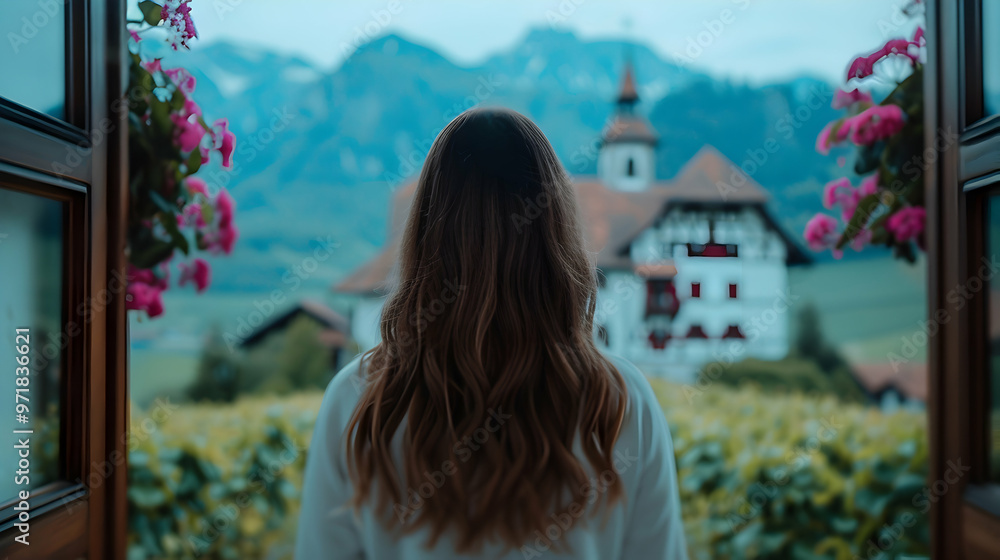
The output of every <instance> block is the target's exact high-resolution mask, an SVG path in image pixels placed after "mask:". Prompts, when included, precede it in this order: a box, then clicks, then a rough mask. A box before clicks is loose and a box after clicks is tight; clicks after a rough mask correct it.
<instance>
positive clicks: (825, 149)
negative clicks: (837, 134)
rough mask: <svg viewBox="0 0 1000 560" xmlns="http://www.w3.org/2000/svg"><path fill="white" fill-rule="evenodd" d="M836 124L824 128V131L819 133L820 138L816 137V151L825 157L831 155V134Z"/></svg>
mask: <svg viewBox="0 0 1000 560" xmlns="http://www.w3.org/2000/svg"><path fill="white" fill-rule="evenodd" d="M835 122H836V121H835ZM835 122H832V123H830V124H828V125H826V126H824V127H823V130H821V131H820V132H819V136H817V137H816V151H817V152H819V153H821V154H823V155H824V156H825V155H827V154H829V153H830V146H831V144H830V132H832V131H833V125H834V124H835Z"/></svg>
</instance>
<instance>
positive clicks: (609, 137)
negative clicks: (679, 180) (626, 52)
mask: <svg viewBox="0 0 1000 560" xmlns="http://www.w3.org/2000/svg"><path fill="white" fill-rule="evenodd" d="M638 102H639V92H638V91H637V90H636V87H635V77H634V75H633V71H632V63H631V61H627V62H626V63H625V72H624V74H623V75H622V83H621V89H620V91H619V93H618V103H617V108H616V109H615V116H614V118H613V119H612V121H611V124H610V125H609V126H608V127H607V128H606V129H605V130H604V133H603V135H602V137H601V140H602V142H601V152H600V155H598V158H597V174H598V176H599V177H600V178H601V181H603V182H604V183H605V184H606V185H608V186H610V187H611V188H614V189H617V190H621V191H642V190H645V189H647V188H649V186H650V185H652V184H653V182H654V181H656V158H655V149H656V143H657V141H658V140H659V138H658V136H657V135H656V132H655V131H654V130H653V127H652V126H651V125H650V124H649V122H647V121H646V119H645V118H643V117H642V116H641V115H639V114H637V113H636V112H635V105H636V103H638Z"/></svg>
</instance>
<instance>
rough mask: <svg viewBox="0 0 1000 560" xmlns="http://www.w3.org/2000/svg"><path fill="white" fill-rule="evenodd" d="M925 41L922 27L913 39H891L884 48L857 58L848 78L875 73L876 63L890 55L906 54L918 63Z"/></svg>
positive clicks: (864, 76)
mask: <svg viewBox="0 0 1000 560" xmlns="http://www.w3.org/2000/svg"><path fill="white" fill-rule="evenodd" d="M925 43H926V41H925V40H924V30H923V29H922V28H920V27H918V28H917V32H916V33H915V34H914V35H913V40H909V41H908V40H906V39H890V40H889V41H888V42H886V44H885V45H883V46H882V48H880V49H879V50H877V51H875V52H873V53H872V54H870V55H868V56H859V57H858V58H855V59H854V61H853V62H851V66H850V67H849V68H848V69H847V79H848V80H850V79H851V78H867V77H868V76H871V75H872V74H873V73H875V64H876V63H877V62H878V61H880V60H882V59H883V58H886V57H888V56H893V55H898V56H904V57H906V58H908V59H909V60H910V63H911V64H916V63H917V62H919V61H920V54H919V53H920V47H922V46H924V44H925Z"/></svg>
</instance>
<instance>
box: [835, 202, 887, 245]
mask: <svg viewBox="0 0 1000 560" xmlns="http://www.w3.org/2000/svg"><path fill="white" fill-rule="evenodd" d="M879 204H880V201H879V195H878V193H875V194H870V195H868V196H866V197H864V198H862V199H861V201H859V202H858V207H857V208H856V209H855V210H854V215H853V216H851V221H850V222H848V224H847V227H846V228H844V233H843V234H842V235H841V236H840V239H838V240H837V249H842V248H843V247H844V245H847V243H849V242H850V241H851V240H852V239H854V238H855V237H856V236H857V235H858V234H859V233H861V230H863V229H864V228H865V226H866V225H867V224H868V220H869V219H870V218H871V216H872V214H873V213H874V212H875V209H876V208H878V205H879Z"/></svg>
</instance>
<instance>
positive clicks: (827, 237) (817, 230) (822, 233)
mask: <svg viewBox="0 0 1000 560" xmlns="http://www.w3.org/2000/svg"><path fill="white" fill-rule="evenodd" d="M837 226H838V223H837V219H836V218H834V217H833V216H829V215H827V214H816V215H815V216H813V217H812V218H811V219H810V220H809V222H808V223H806V231H805V234H804V237H805V240H806V243H807V244H809V248H810V249H812V250H813V251H822V250H823V249H828V248H832V247H834V246H836V244H837V240H838V239H839V238H840V232H838V231H837ZM834 256H835V257H838V258H839V257H840V255H839V252H834Z"/></svg>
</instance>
